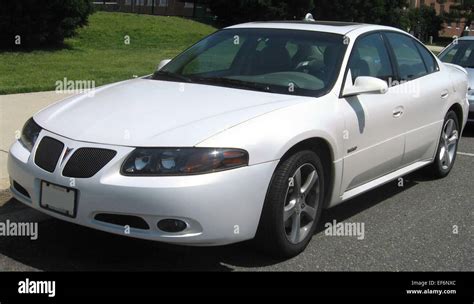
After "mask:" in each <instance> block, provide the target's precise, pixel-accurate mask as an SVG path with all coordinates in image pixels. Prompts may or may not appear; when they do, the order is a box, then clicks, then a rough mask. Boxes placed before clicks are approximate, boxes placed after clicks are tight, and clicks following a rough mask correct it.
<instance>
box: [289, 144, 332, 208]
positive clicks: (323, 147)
mask: <svg viewBox="0 0 474 304" xmlns="http://www.w3.org/2000/svg"><path fill="white" fill-rule="evenodd" d="M303 150H311V151H313V152H315V153H316V154H318V156H319V157H320V158H321V162H322V163H323V168H324V180H325V185H324V186H325V187H324V188H325V189H324V190H325V201H324V205H323V207H324V208H325V207H327V206H328V205H329V203H330V201H331V194H332V190H333V188H334V184H335V180H334V179H335V176H336V172H335V170H336V168H335V166H334V160H335V152H334V149H333V147H332V146H331V144H330V142H329V141H328V140H326V139H324V138H322V137H311V138H307V139H304V140H301V141H299V142H298V143H296V144H294V145H293V146H292V147H291V148H289V149H288V150H287V151H286V152H285V154H284V155H283V156H282V157H281V159H280V163H281V162H283V161H285V160H286V159H287V158H288V157H290V156H291V155H293V154H295V153H297V152H299V151H303Z"/></svg>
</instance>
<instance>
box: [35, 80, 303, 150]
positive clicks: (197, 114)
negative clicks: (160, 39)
mask: <svg viewBox="0 0 474 304" xmlns="http://www.w3.org/2000/svg"><path fill="white" fill-rule="evenodd" d="M305 100H308V98H304V97H293V96H287V95H281V94H271V93H265V92H255V91H249V90H239V89H232V88H225V87H217V86H208V85H200V84H189V83H176V82H167V81H156V80H150V79H134V80H129V81H125V82H120V83H116V84H112V85H108V86H104V87H101V88H98V89H96V90H95V91H94V95H93V96H92V95H91V94H90V93H89V94H87V93H86V94H82V95H79V96H75V97H71V98H68V99H65V100H63V101H61V102H58V103H56V104H54V105H52V106H49V107H48V108H46V109H44V110H42V111H41V112H39V113H37V114H36V115H35V116H34V118H35V121H36V122H37V123H38V124H39V125H40V126H41V127H42V128H44V129H46V130H48V131H50V132H53V133H56V134H59V135H62V136H65V137H68V138H71V139H74V140H78V141H85V142H93V143H102V144H111V145H123V146H138V147H152V146H168V147H170V146H189V147H191V146H195V145H197V144H198V143H200V142H201V141H203V140H205V139H207V138H209V137H211V136H213V135H215V134H217V133H219V132H222V131H224V130H226V129H228V128H231V127H233V126H235V125H237V124H240V123H242V122H244V121H246V120H249V119H252V118H255V117H257V116H260V115H263V114H265V113H268V112H271V111H274V110H278V109H280V108H283V107H287V106H290V105H293V104H296V103H299V102H303V101H305Z"/></svg>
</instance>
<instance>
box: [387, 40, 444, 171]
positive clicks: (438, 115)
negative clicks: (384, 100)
mask: <svg viewBox="0 0 474 304" xmlns="http://www.w3.org/2000/svg"><path fill="white" fill-rule="evenodd" d="M384 36H385V37H386V39H387V41H388V43H389V45H390V48H391V52H392V55H393V58H394V62H395V65H396V69H397V70H398V74H399V75H398V79H397V80H396V81H397V84H398V86H397V89H398V91H399V94H400V96H404V97H403V98H405V100H406V101H407V102H405V104H404V113H403V115H404V119H403V123H404V126H403V127H404V131H405V132H406V136H405V149H404V156H403V161H402V165H403V166H407V165H410V164H412V163H415V162H418V161H422V160H428V159H431V158H432V157H433V155H434V153H435V150H436V148H437V144H438V141H439V134H440V130H441V125H442V123H443V119H444V114H443V113H442V112H443V111H444V109H445V106H446V102H447V101H448V98H449V95H450V94H451V93H452V92H451V90H452V88H451V85H450V84H449V82H447V81H446V78H445V77H440V72H439V67H438V64H437V61H436V60H435V58H434V57H433V55H432V54H431V53H430V52H429V51H428V50H426V48H425V47H424V46H423V45H422V44H420V43H419V42H418V41H417V40H416V39H414V38H412V37H411V36H408V35H405V34H402V33H397V32H385V33H384Z"/></svg>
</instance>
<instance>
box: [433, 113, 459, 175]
mask: <svg viewBox="0 0 474 304" xmlns="http://www.w3.org/2000/svg"><path fill="white" fill-rule="evenodd" d="M459 136H460V128H459V122H458V118H457V115H456V113H454V111H450V112H448V114H447V115H446V118H445V120H444V124H443V130H442V131H441V138H440V141H439V147H438V151H437V152H436V157H435V160H434V162H433V164H432V165H431V167H430V171H431V174H432V175H433V176H434V177H436V178H444V177H446V176H448V174H449V173H450V172H451V170H452V169H453V166H454V163H455V161H456V154H457V151H458V142H459Z"/></svg>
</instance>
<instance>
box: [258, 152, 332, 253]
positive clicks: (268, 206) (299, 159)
mask: <svg viewBox="0 0 474 304" xmlns="http://www.w3.org/2000/svg"><path fill="white" fill-rule="evenodd" d="M323 201H324V171H323V166H322V163H321V159H320V158H319V156H318V155H317V154H316V153H315V152H313V151H301V152H297V153H295V154H294V155H292V156H291V157H289V158H288V159H286V160H284V161H283V162H282V163H281V164H280V165H279V166H278V168H277V169H276V171H275V174H274V176H273V179H272V182H271V184H270V188H269V190H268V194H267V197H266V200H265V204H264V208H263V211H262V217H261V220H260V225H259V228H258V232H257V237H256V239H255V241H256V242H257V245H258V247H260V248H262V249H264V250H265V251H266V252H267V253H269V254H271V255H275V256H278V257H285V258H286V257H293V256H295V255H298V254H299V253H300V252H302V251H303V250H304V249H305V248H306V246H307V245H308V243H309V241H310V240H311V237H312V236H313V234H314V230H315V228H316V225H317V223H318V221H319V218H320V215H321V210H322V204H323Z"/></svg>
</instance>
